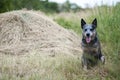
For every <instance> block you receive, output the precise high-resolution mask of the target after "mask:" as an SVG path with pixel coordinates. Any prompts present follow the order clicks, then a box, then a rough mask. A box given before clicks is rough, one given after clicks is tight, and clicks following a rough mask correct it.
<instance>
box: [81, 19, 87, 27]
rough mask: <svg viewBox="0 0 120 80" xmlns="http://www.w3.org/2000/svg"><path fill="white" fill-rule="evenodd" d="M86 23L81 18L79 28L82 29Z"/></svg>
mask: <svg viewBox="0 0 120 80" xmlns="http://www.w3.org/2000/svg"><path fill="white" fill-rule="evenodd" d="M85 24H86V22H85V21H84V20H83V19H81V28H82V29H83V26H84V25H85Z"/></svg>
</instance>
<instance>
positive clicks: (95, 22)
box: [92, 18, 97, 28]
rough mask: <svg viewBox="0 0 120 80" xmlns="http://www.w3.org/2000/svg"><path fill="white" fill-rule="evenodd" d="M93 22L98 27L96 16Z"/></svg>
mask: <svg viewBox="0 0 120 80" xmlns="http://www.w3.org/2000/svg"><path fill="white" fill-rule="evenodd" d="M92 24H93V26H94V27H95V28H96V27H97V19H96V18H95V19H94V20H93V22H92Z"/></svg>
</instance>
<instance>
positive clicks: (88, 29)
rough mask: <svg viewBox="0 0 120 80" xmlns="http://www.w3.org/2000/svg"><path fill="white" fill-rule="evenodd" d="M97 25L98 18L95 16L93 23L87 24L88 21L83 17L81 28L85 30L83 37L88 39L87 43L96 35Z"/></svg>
mask: <svg viewBox="0 0 120 80" xmlns="http://www.w3.org/2000/svg"><path fill="white" fill-rule="evenodd" d="M96 27H97V19H96V18H95V19H94V20H93V22H92V23H91V24H86V22H85V21H84V20H83V19H81V28H82V30H83V33H82V34H83V38H84V39H85V40H86V43H90V42H91V41H92V40H94V38H95V37H96V34H97V33H96V30H95V29H96Z"/></svg>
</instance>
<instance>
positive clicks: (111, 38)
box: [55, 4, 120, 80]
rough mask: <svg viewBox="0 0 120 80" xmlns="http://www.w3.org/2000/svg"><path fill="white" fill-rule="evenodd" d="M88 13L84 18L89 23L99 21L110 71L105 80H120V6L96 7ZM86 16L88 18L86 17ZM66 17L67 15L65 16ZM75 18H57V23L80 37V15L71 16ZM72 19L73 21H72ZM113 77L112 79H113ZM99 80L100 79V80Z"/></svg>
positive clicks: (103, 48)
mask: <svg viewBox="0 0 120 80" xmlns="http://www.w3.org/2000/svg"><path fill="white" fill-rule="evenodd" d="M89 13H90V15H89V16H87V15H88V13H86V12H85V13H84V16H82V18H84V19H85V20H86V21H87V22H88V23H91V21H92V20H93V19H94V18H97V20H98V28H97V31H98V35H99V38H100V41H101V42H102V51H103V53H104V54H105V56H106V64H105V66H106V68H107V69H108V75H107V77H104V79H103V80H120V77H119V75H120V68H119V67H120V65H119V64H120V61H119V60H120V56H119V54H120V34H119V32H120V25H119V21H120V15H119V14H120V5H119V4H118V5H116V6H115V7H107V6H102V7H96V8H94V9H92V10H91V11H89ZM85 14H86V16H85ZM64 15H65V14H64ZM71 15H74V16H69V15H68V16H69V18H66V16H67V13H66V16H63V15H62V16H63V17H62V16H58V17H56V18H55V21H56V22H57V23H58V24H60V25H62V26H64V27H65V28H67V29H72V30H74V31H75V32H76V33H77V34H78V35H80V34H81V30H80V19H81V17H80V15H79V14H77V15H76V14H71ZM70 18H71V19H70ZM111 77H112V78H111ZM96 78H97V77H94V79H93V80H97V79H96ZM98 80H99V79H98Z"/></svg>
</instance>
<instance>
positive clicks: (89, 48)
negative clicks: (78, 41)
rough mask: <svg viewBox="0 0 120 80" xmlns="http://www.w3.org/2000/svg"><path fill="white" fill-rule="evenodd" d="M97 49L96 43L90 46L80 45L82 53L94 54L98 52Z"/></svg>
mask: <svg viewBox="0 0 120 80" xmlns="http://www.w3.org/2000/svg"><path fill="white" fill-rule="evenodd" d="M98 48H99V46H98V43H95V44H92V45H86V44H84V43H82V49H83V51H84V52H92V53H93V52H94V53H96V52H98Z"/></svg>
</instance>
